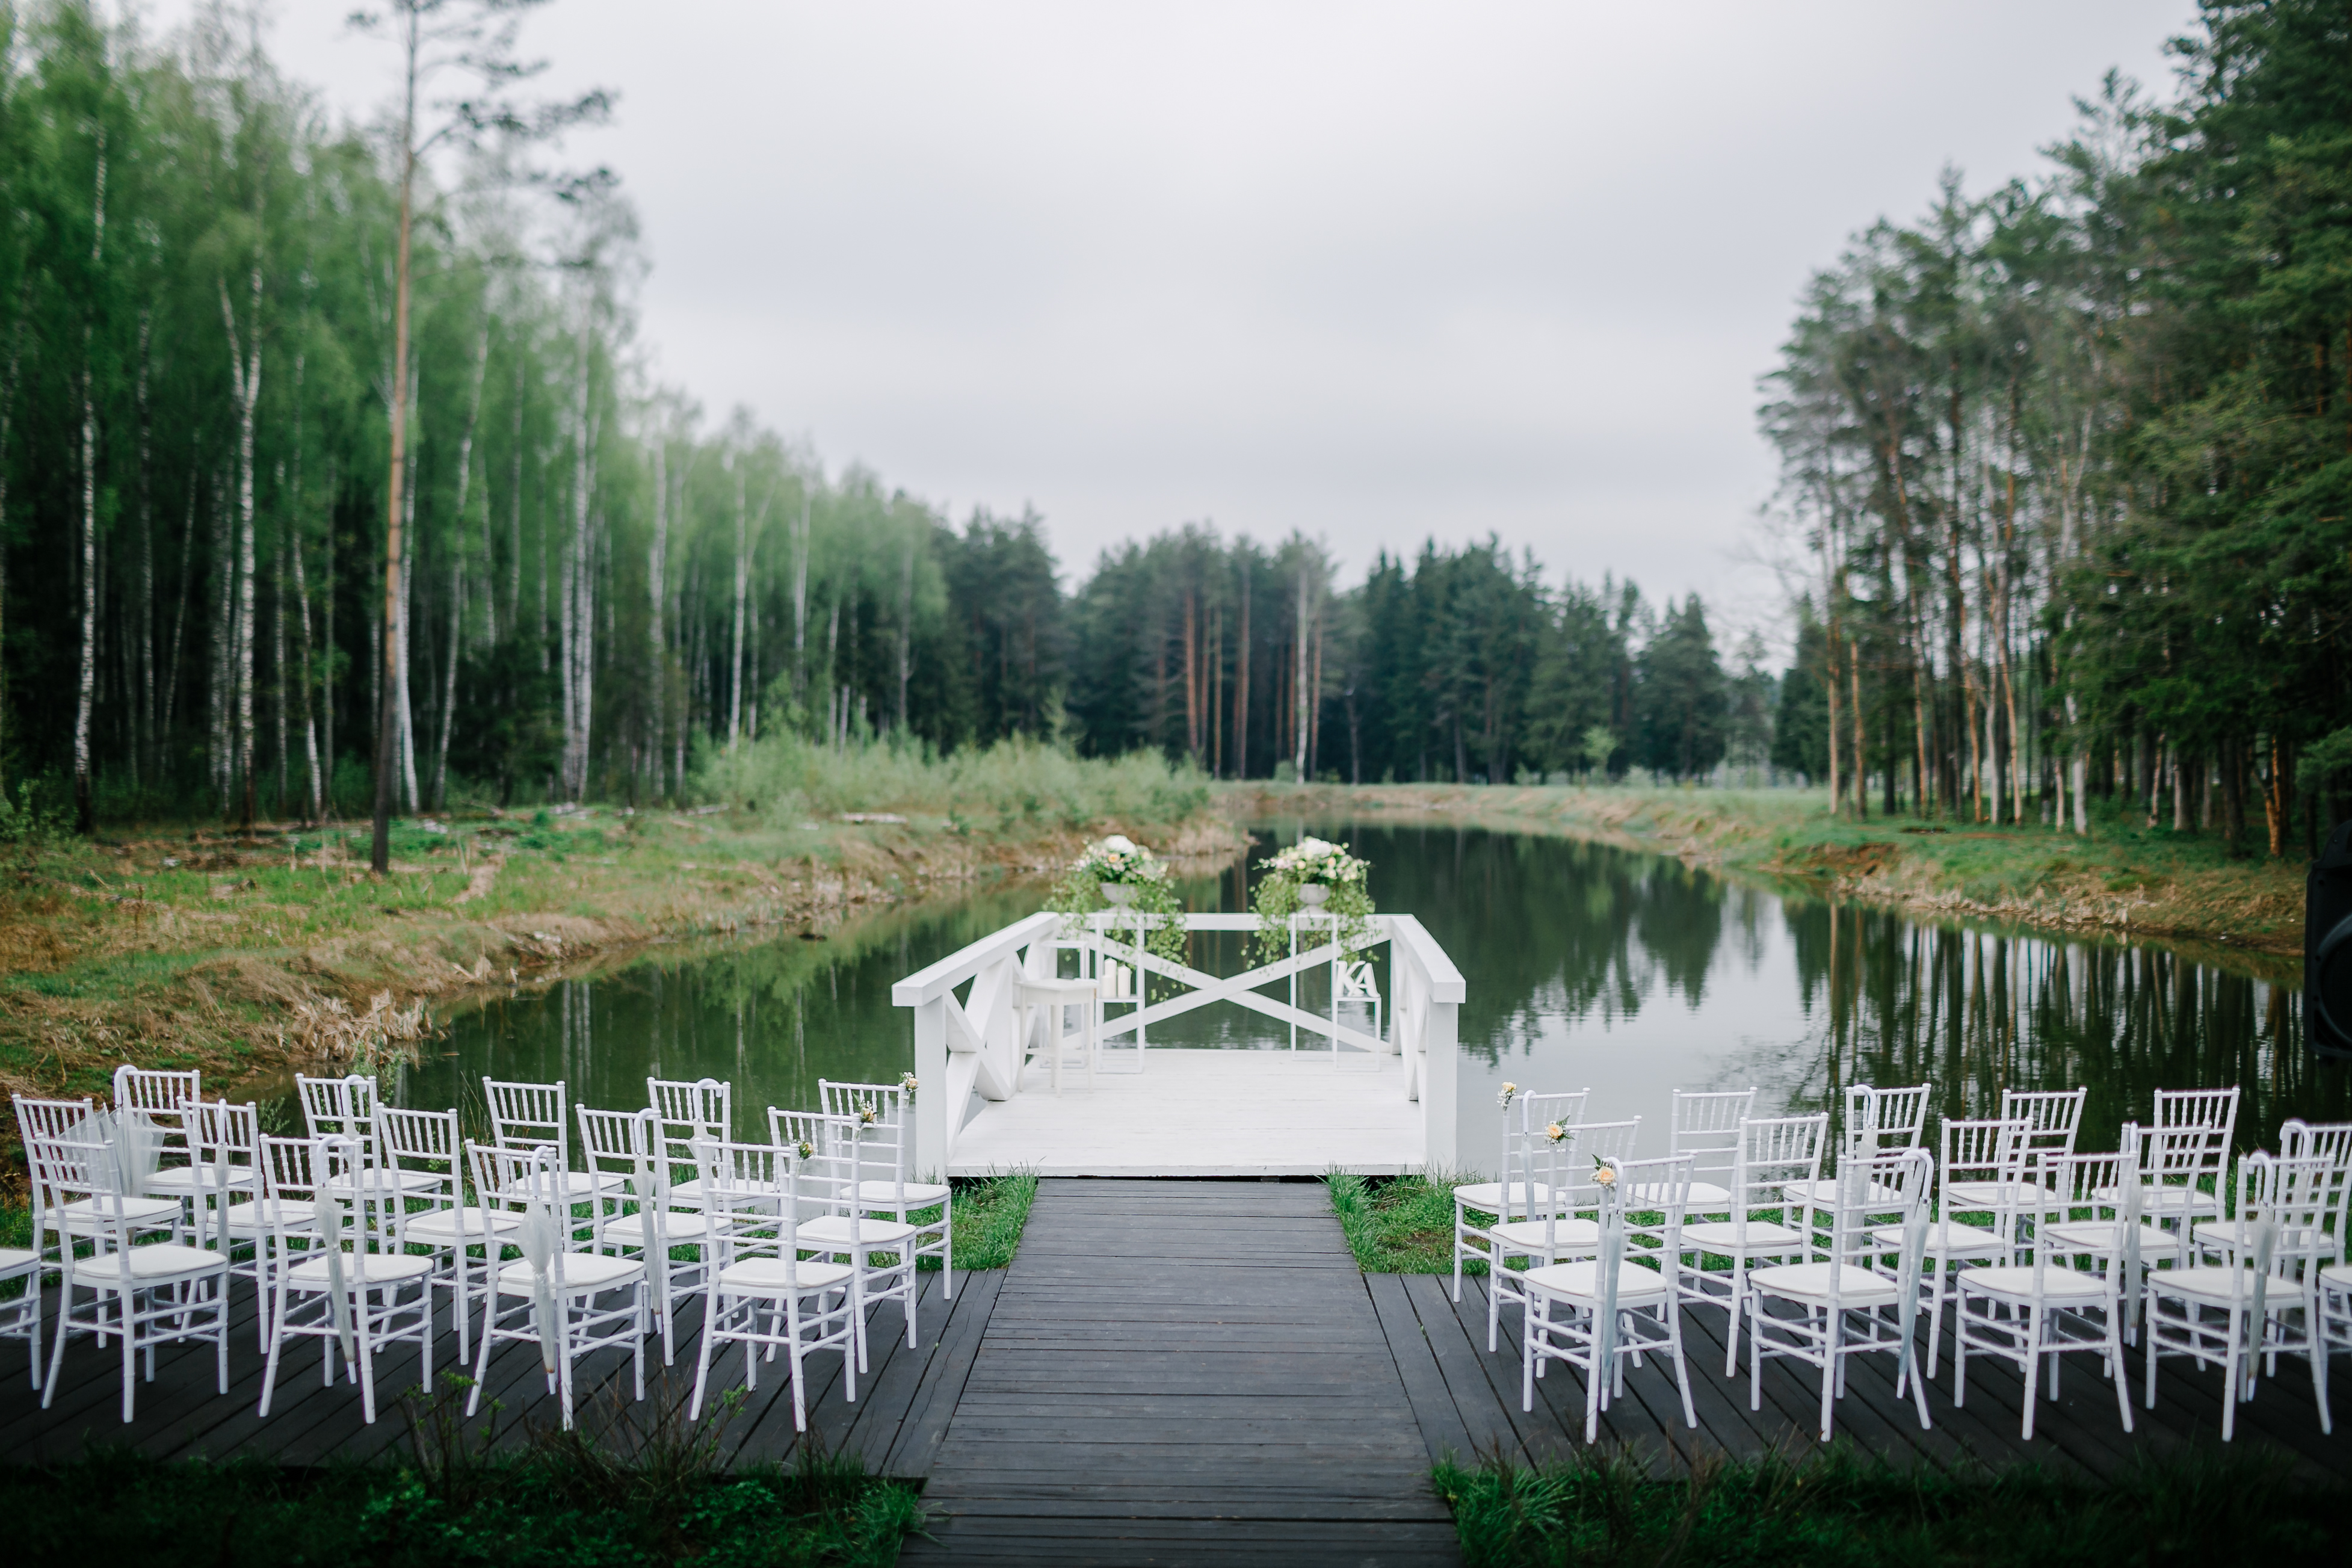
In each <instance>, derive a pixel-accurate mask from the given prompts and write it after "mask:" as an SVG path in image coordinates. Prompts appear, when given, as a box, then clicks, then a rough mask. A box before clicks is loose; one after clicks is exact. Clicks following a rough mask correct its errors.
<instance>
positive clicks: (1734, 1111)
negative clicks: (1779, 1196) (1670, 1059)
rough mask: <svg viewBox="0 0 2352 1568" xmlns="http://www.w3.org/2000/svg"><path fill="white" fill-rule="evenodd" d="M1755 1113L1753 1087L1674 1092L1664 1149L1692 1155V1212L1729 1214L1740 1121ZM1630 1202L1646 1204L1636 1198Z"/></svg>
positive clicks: (1737, 1160)
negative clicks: (1671, 1114)
mask: <svg viewBox="0 0 2352 1568" xmlns="http://www.w3.org/2000/svg"><path fill="white" fill-rule="evenodd" d="M1755 1114H1756V1091H1755V1090H1754V1089H1710V1090H1708V1091H1706V1092H1705V1093H1701V1094H1692V1093H1686V1092H1685V1091H1684V1090H1682V1089H1676V1090H1675V1111H1674V1122H1673V1131H1672V1136H1671V1138H1670V1139H1669V1141H1668V1142H1667V1144H1666V1152H1667V1153H1669V1154H1688V1155H1689V1156H1691V1184H1690V1199H1689V1209H1688V1212H1689V1213H1690V1214H1692V1215H1727V1214H1729V1213H1730V1212H1731V1184H1732V1179H1733V1172H1734V1167H1736V1166H1737V1165H1738V1163H1739V1124H1740V1123H1741V1122H1743V1121H1747V1120H1748V1118H1750V1117H1752V1116H1754V1115H1755ZM1647 1206H1648V1205H1643V1204H1641V1203H1639V1202H1636V1203H1634V1204H1633V1207H1635V1208H1643V1207H1647Z"/></svg>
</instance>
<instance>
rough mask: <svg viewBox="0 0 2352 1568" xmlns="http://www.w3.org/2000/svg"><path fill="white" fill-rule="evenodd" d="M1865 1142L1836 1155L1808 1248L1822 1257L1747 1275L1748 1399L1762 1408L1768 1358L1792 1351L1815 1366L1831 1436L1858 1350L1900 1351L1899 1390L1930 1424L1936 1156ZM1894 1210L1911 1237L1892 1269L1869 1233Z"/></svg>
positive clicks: (1792, 1355)
mask: <svg viewBox="0 0 2352 1568" xmlns="http://www.w3.org/2000/svg"><path fill="white" fill-rule="evenodd" d="M1857 1143H1858V1144H1859V1141H1857ZM1866 1147H1867V1145H1860V1146H1857V1147H1854V1148H1853V1149H1852V1150H1851V1151H1850V1152H1848V1153H1847V1154H1846V1156H1845V1157H1844V1158H1843V1160H1841V1161H1840V1162H1839V1166H1838V1173H1837V1176H1836V1179H1835V1187H1836V1200H1835V1205H1834V1206H1833V1208H1832V1211H1831V1214H1830V1216H1829V1228H1828V1234H1827V1237H1826V1242H1825V1244H1824V1243H1823V1242H1822V1241H1819V1240H1816V1239H1815V1238H1812V1237H1808V1244H1809V1247H1810V1249H1811V1250H1812V1251H1815V1252H1818V1253H1819V1256H1818V1257H1812V1258H1808V1259H1807V1260H1806V1261H1804V1262H1802V1263H1776V1264H1773V1265H1770V1266H1769V1267H1768V1268H1759V1269H1757V1270H1756V1271H1755V1272H1754V1273H1753V1274H1751V1275H1749V1276H1748V1408H1749V1409H1750V1410H1761V1409H1762V1408H1763V1407H1764V1362H1765V1358H1766V1357H1768V1356H1786V1357H1789V1358H1790V1359H1791V1360H1795V1361H1801V1362H1804V1363H1807V1364H1809V1365H1812V1366H1818V1367H1820V1368H1821V1369H1822V1442H1824V1443H1826V1442H1828V1441H1829V1440H1830V1433H1831V1430H1832V1422H1833V1419H1834V1407H1833V1404H1832V1401H1834V1400H1835V1399H1836V1398H1838V1397H1839V1396H1841V1395H1843V1394H1844V1393H1845V1366H1846V1363H1847V1362H1848V1361H1849V1360H1851V1359H1852V1358H1853V1357H1854V1356H1857V1355H1866V1354H1871V1353H1874V1352H1877V1353H1885V1354H1891V1355H1893V1356H1894V1357H1895V1368H1896V1370H1895V1394H1896V1395H1897V1397H1900V1396H1901V1394H1902V1393H1903V1392H1904V1390H1905V1389H1906V1388H1908V1389H1909V1391H1910V1394H1911V1397H1912V1402H1913V1404H1914V1405H1916V1407H1917V1409H1918V1412H1919V1425H1920V1426H1921V1427H1923V1428H1924V1427H1926V1426H1929V1425H1930V1422H1929V1420H1928V1418H1927V1380H1926V1378H1925V1377H1923V1376H1922V1375H1921V1373H1920V1368H1919V1365H1918V1362H1917V1350H1918V1340H1917V1338H1916V1334H1915V1333H1914V1329H1915V1328H1916V1322H1917V1318H1918V1307H1919V1284H1920V1268H1919V1258H1920V1254H1921V1253H1922V1252H1923V1251H1924V1250H1925V1248H1926V1244H1927V1189H1928V1187H1929V1186H1930V1185H1932V1184H1933V1182H1934V1179H1935V1160H1934V1159H1933V1157H1932V1156H1930V1155H1929V1154H1928V1152H1927V1151H1926V1150H1925V1149H1910V1148H1906V1149H1898V1150H1894V1151H1891V1152H1885V1153H1879V1154H1868V1153H1864V1152H1862V1150H1863V1148H1866ZM1889 1211H1892V1212H1894V1213H1895V1214H1896V1215H1899V1216H1900V1217H1899V1221H1898V1223H1899V1224H1900V1226H1901V1227H1902V1230H1903V1233H1904V1236H1905V1237H1906V1240H1905V1245H1904V1247H1903V1250H1902V1252H1901V1253H1900V1254H1899V1255H1898V1256H1897V1258H1896V1262H1895V1269H1894V1271H1893V1272H1892V1273H1886V1272H1882V1271H1881V1270H1879V1269H1878V1268H1874V1267H1872V1264H1871V1259H1872V1257H1873V1255H1874V1253H1875V1252H1876V1251H1877V1250H1878V1248H1877V1247H1876V1244H1875V1243H1874V1241H1873V1239H1872V1237H1871V1236H1870V1218H1871V1216H1872V1215H1877V1214H1884V1213H1886V1212H1889ZM1774 1301H1780V1302H1785V1303H1786V1304H1788V1305H1790V1306H1791V1307H1794V1308H1795V1309H1796V1313H1795V1315H1794V1316H1792V1317H1784V1316H1782V1315H1780V1314H1779V1313H1775V1312H1771V1311H1769V1310H1766V1309H1767V1307H1768V1305H1769V1303H1771V1302H1774Z"/></svg>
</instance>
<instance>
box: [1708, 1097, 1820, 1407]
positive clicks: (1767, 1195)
mask: <svg viewBox="0 0 2352 1568" xmlns="http://www.w3.org/2000/svg"><path fill="white" fill-rule="evenodd" d="M1829 1135H1830V1118H1829V1112H1827V1111H1825V1110H1822V1111H1815V1112H1814V1113H1813V1114H1812V1115H1811V1116H1766V1117H1750V1118H1748V1120H1747V1121H1743V1122H1741V1123H1740V1124H1739V1148H1738V1154H1737V1157H1736V1158H1735V1159H1734V1160H1733V1162H1732V1171H1731V1199H1730V1214H1729V1215H1728V1217H1727V1218H1724V1219H1721V1220H1704V1221H1699V1222H1696V1223H1693V1222H1691V1221H1688V1220H1685V1222H1684V1225H1683V1246H1684V1247H1685V1248H1686V1249H1688V1250H1689V1251H1690V1252H1691V1253H1693V1254H1694V1255H1695V1257H1696V1260H1697V1261H1698V1262H1700V1263H1702V1264H1703V1263H1704V1262H1705V1260H1706V1258H1724V1259H1726V1260H1727V1261H1728V1262H1729V1263H1730V1265H1731V1267H1730V1268H1728V1269H1710V1268H1703V1267H1702V1268H1689V1269H1685V1270H1684V1272H1683V1276H1682V1289H1683V1299H1684V1300H1686V1301H1692V1302H1700V1301H1704V1302H1708V1303H1711V1304H1713V1305H1716V1306H1720V1307H1725V1308H1727V1309H1729V1312H1730V1316H1729V1318H1728V1320H1727V1322H1726V1323H1725V1326H1724V1340H1725V1342H1726V1345H1725V1352H1724V1363H1723V1375H1724V1376H1726V1377H1729V1376H1730V1375H1731V1374H1732V1373H1735V1372H1737V1371H1738V1370H1739V1321H1740V1316H1741V1314H1742V1313H1743V1312H1744V1311H1745V1310H1747V1305H1748V1275H1749V1273H1751V1272H1752V1271H1753V1270H1754V1269H1755V1268H1756V1267H1757V1265H1758V1264H1759V1263H1761V1262H1766V1261H1776V1260H1781V1259H1787V1258H1802V1257H1803V1256H1805V1251H1806V1248H1807V1247H1809V1246H1811V1237H1812V1231H1813V1201H1812V1198H1811V1193H1812V1191H1813V1188H1814V1186H1815V1185H1816V1184H1817V1183H1818V1181H1819V1179H1820V1177H1821V1173H1822V1151H1823V1149H1824V1147H1825V1146H1826V1145H1827V1144H1828V1142H1829ZM1791 1194H1800V1195H1794V1196H1792V1195H1791Z"/></svg>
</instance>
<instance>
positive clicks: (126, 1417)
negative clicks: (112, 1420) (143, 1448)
mask: <svg viewBox="0 0 2352 1568" xmlns="http://www.w3.org/2000/svg"><path fill="white" fill-rule="evenodd" d="M123 1272H125V1273H126V1274H127V1273H129V1272H130V1270H129V1269H128V1268H125V1269H124V1270H123ZM132 1294H133V1292H132V1291H131V1290H129V1289H125V1290H124V1291H123V1292H122V1294H121V1300H122V1423H123V1425H124V1426H129V1425H130V1424H131V1400H132V1396H133V1395H134V1394H136V1393H137V1391H138V1387H139V1375H138V1362H139V1353H138V1342H139V1330H138V1328H137V1326H136V1325H137V1322H138V1314H137V1310H136V1309H135V1307H134V1306H133V1304H132V1300H131V1297H132Z"/></svg>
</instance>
